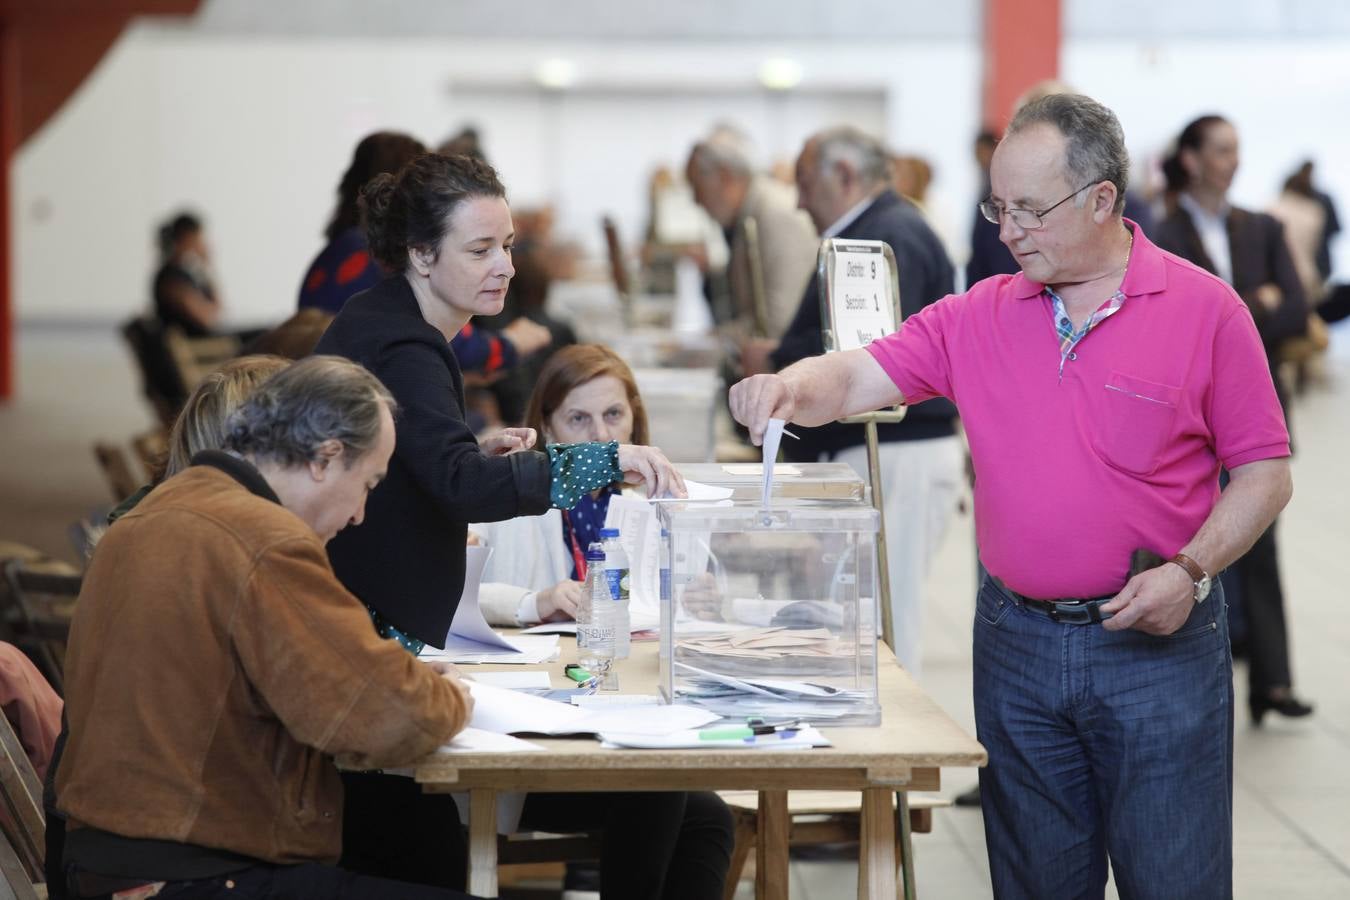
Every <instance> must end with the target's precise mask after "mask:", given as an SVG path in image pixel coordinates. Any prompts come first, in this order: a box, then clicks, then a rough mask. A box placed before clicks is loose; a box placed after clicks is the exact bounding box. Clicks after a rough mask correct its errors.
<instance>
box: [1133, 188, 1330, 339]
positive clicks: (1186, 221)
mask: <svg viewBox="0 0 1350 900" xmlns="http://www.w3.org/2000/svg"><path fill="white" fill-rule="evenodd" d="M1149 236H1150V237H1151V238H1152V239H1153V243H1155V244H1157V245H1158V246H1159V247H1161V248H1162V249H1164V250H1167V251H1169V252H1171V253H1175V254H1176V255H1177V256H1180V257H1181V258H1182V259H1186V260H1189V261H1190V262H1193V263H1195V264H1196V265H1197V266H1199V267H1200V268H1202V269H1205V270H1206V271H1208V272H1211V273H1213V274H1216V275H1217V274H1218V273H1217V272H1215V271H1214V262H1213V260H1211V259H1210V258H1209V254H1208V253H1206V252H1205V245H1204V243H1203V242H1202V241H1201V240H1200V232H1199V231H1197V230H1196V228H1195V222H1194V221H1193V220H1192V219H1191V215H1190V213H1188V212H1186V210H1185V209H1184V208H1182V207H1180V206H1178V207H1177V208H1176V210H1174V211H1173V212H1172V213H1171V214H1170V215H1168V216H1167V217H1166V218H1165V219H1163V220H1162V221H1161V222H1159V223H1158V224H1157V225H1156V226H1154V229H1153V231H1152V232H1151V233H1150V234H1149ZM1228 255H1229V256H1230V257H1231V259H1232V266H1233V290H1235V291H1237V293H1238V296H1239V297H1241V298H1242V300H1243V302H1244V303H1246V304H1247V308H1248V309H1249V310H1251V313H1252V318H1253V319H1254V320H1256V330H1257V331H1258V332H1259V333H1260V334H1261V341H1262V343H1263V344H1265V347H1266V354H1267V355H1270V354H1271V353H1273V352H1274V351H1275V349H1276V348H1277V347H1278V346H1279V344H1280V342H1281V341H1283V340H1284V339H1285V338H1291V337H1298V336H1299V335H1301V334H1304V333H1305V332H1306V331H1307V329H1308V301H1307V297H1306V296H1305V295H1304V293H1303V283H1302V282H1301V281H1299V279H1298V270H1297V269H1295V268H1294V258H1293V256H1292V255H1291V254H1290V252H1289V245H1288V243H1287V242H1286V241H1285V239H1284V226H1283V225H1281V224H1280V223H1279V221H1278V220H1277V219H1275V217H1273V216H1268V215H1266V214H1265V213H1258V212H1251V211H1249V210H1245V209H1238V208H1237V207H1233V209H1232V210H1231V211H1230V212H1229V213H1228ZM1263 284H1274V285H1275V286H1276V287H1278V288H1279V289H1280V294H1281V302H1280V305H1279V306H1277V307H1276V308H1275V309H1274V310H1268V309H1266V307H1265V304H1263V303H1261V302H1260V301H1258V300H1257V299H1256V289H1257V288H1258V287H1260V286H1261V285H1263Z"/></svg>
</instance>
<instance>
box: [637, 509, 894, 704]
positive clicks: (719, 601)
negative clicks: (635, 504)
mask: <svg viewBox="0 0 1350 900" xmlns="http://www.w3.org/2000/svg"><path fill="white" fill-rule="evenodd" d="M658 515H659V516H660V518H661V524H662V527H663V528H665V529H666V531H667V532H668V537H667V540H668V541H669V551H670V560H671V568H670V571H671V583H670V589H669V591H668V592H665V593H667V594H668V596H666V597H664V598H663V599H662V604H661V617H662V622H661V641H662V647H661V689H662V693H663V695H664V697H665V698H666V699H667V700H668V701H669V702H681V703H693V704H697V705H699V706H703V707H706V708H708V709H710V710H713V711H715V712H718V713H720V714H722V715H725V716H729V717H734V718H745V717H748V716H760V717H763V718H765V719H766V720H771V721H781V720H790V719H801V720H803V721H813V722H818V723H821V724H835V725H872V724H877V723H878V722H880V720H881V711H880V706H879V704H878V702H877V653H876V650H877V621H878V603H877V596H878V595H877V572H876V536H877V512H876V510H874V509H873V508H871V507H870V506H867V505H865V504H864V503H862V502H859V501H852V500H807V499H796V498H784V499H778V498H775V500H774V502H773V503H772V505H771V506H769V507H768V508H762V507H761V506H760V505H759V503H758V502H757V501H750V500H732V501H724V502H723V503H722V504H718V505H711V504H698V503H668V504H662V506H661V508H660V510H659V511H658Z"/></svg>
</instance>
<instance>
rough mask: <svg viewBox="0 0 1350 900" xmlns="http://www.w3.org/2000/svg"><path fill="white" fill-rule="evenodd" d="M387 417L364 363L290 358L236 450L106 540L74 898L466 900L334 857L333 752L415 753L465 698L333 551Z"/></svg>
mask: <svg viewBox="0 0 1350 900" xmlns="http://www.w3.org/2000/svg"><path fill="white" fill-rule="evenodd" d="M393 412H394V401H393V399H392V398H391V397H390V396H389V394H388V392H387V391H386V390H385V389H384V387H383V386H382V385H381V384H380V383H379V381H378V380H376V379H375V377H374V376H372V375H371V374H370V373H368V372H366V371H365V370H364V369H362V368H361V367H360V366H357V365H355V364H353V363H349V362H347V361H345V360H339V359H337V358H335V357H311V358H310V359H307V360H304V361H302V362H299V363H296V364H295V365H293V366H291V367H290V368H288V369H286V370H284V371H282V372H280V373H279V374H277V375H276V376H274V377H273V378H271V379H270V380H269V381H267V382H266V383H265V384H263V385H262V386H261V387H260V388H259V389H258V391H257V393H255V395H254V396H253V397H252V398H251V399H250V400H249V401H248V402H247V403H246V404H245V405H244V406H243V407H242V408H241V409H240V410H239V411H238V412H236V413H235V415H234V416H233V417H232V418H231V420H230V423H229V428H228V435H227V438H226V448H227V450H226V451H225V452H221V451H206V452H204V453H201V454H198V456H197V457H195V458H194V460H193V463H194V464H193V465H192V466H191V467H190V468H188V469H187V470H186V471H184V472H183V473H181V474H179V475H177V476H175V477H174V478H171V479H169V480H168V481H166V482H164V484H162V485H161V486H159V487H158V488H156V489H155V490H154V491H153V492H152V493H151V494H150V495H149V496H148V497H147V498H146V499H145V500H144V501H142V502H141V503H140V504H139V505H138V506H137V507H136V508H135V509H134V510H133V511H132V512H130V513H128V514H127V515H125V516H124V517H123V518H122V519H120V520H119V521H118V522H117V524H115V525H114V526H113V527H112V528H111V529H109V531H108V533H107V535H106V536H105V537H104V538H103V540H102V541H101V542H100V544H99V547H98V551H97V553H96V554H95V555H94V558H93V561H92V562H91V564H90V567H89V571H88V574H87V575H86V577H85V581H84V587H83V589H82V590H81V592H80V599H79V603H78V606H77V612H76V615H75V620H74V624H73V626H72V628H71V635H70V647H69V653H68V657H67V664H66V689H67V695H66V701H67V705H66V709H67V711H68V716H69V726H70V735H69V740H68V743H67V744H66V748H65V755H64V757H63V758H62V760H61V763H60V769H59V773H58V777H57V797H58V803H59V806H60V808H61V810H62V811H64V812H65V813H66V814H67V815H68V817H69V822H68V836H67V841H66V853H65V860H66V867H67V869H66V871H67V873H68V874H69V876H70V877H69V879H68V880H69V885H70V888H71V890H72V892H73V895H74V896H79V897H102V896H108V895H110V894H113V895H117V894H122V895H123V896H136V897H142V896H155V893H156V892H159V893H161V894H162V896H165V897H169V896H172V897H193V898H196V897H217V896H230V897H235V898H242V897H255V896H256V897H262V896H268V897H274V896H275V897H293V898H310V897H313V898H320V897H324V898H328V897H339V896H341V897H350V898H366V897H372V898H373V897H410V898H423V897H425V898H433V897H435V898H440V897H462V896H463V895H461V894H456V893H453V892H449V891H442V890H436V889H431V888H422V887H418V886H414V885H406V884H401V883H398V882H391V881H385V880H381V879H374V878H368V877H364V876H358V875H355V874H352V873H349V872H344V871H342V870H340V869H337V868H336V867H335V866H334V865H333V863H334V862H335V861H336V860H337V859H338V856H339V854H340V852H341V838H342V787H341V783H340V781H339V779H338V772H337V767H336V766H335V765H334V759H335V758H336V759H338V760H341V761H342V762H344V763H346V764H350V765H352V766H357V767H363V768H375V767H382V766H401V765H406V764H408V763H411V762H412V761H414V760H416V759H418V758H419V757H421V756H425V755H426V754H428V753H430V752H431V751H433V750H435V749H436V748H437V747H438V746H440V745H441V744H443V743H445V742H446V741H447V740H449V739H450V737H451V736H452V735H454V734H455V733H456V732H457V731H459V730H460V729H461V728H462V727H463V726H464V724H465V722H466V721H467V719H468V714H469V709H470V707H471V702H472V701H471V700H470V698H469V694H468V691H467V690H465V689H464V687H463V685H462V684H461V683H460V682H459V681H458V679H457V677H456V676H455V674H454V672H453V670H452V669H450V668H448V667H446V668H444V669H434V668H432V667H431V666H428V665H425V664H423V663H419V662H418V661H417V660H416V659H415V658H414V657H413V656H412V655H411V654H409V653H408V652H407V651H405V650H403V649H402V648H401V647H400V646H399V645H398V644H397V643H395V642H392V641H385V640H382V639H381V638H379V637H378V636H377V635H376V633H375V629H374V628H373V627H372V625H371V622H370V617H369V615H368V613H367V612H366V610H365V608H364V607H363V606H362V605H361V603H360V602H359V601H358V600H357V599H356V598H355V597H353V596H352V595H351V594H349V593H348V592H347V591H346V590H344V589H343V587H342V585H341V584H340V583H339V582H338V580H337V579H336V578H335V577H334V575H333V572H332V569H331V568H330V567H329V564H328V557H327V555H326V554H325V552H324V544H325V543H326V542H327V541H328V540H329V539H330V538H332V536H333V535H334V534H336V533H337V532H338V531H339V530H341V529H342V528H344V527H346V526H347V525H359V524H360V523H361V519H362V516H363V513H364V508H365V500H366V495H367V493H368V492H369V491H370V490H371V489H372V488H374V487H375V485H376V484H378V483H379V481H380V479H381V478H382V477H383V475H384V472H385V468H386V466H387V464H388V461H389V457H390V454H391V453H392V451H393V448H394V427H393V418H392V413H393ZM159 882H166V883H167V884H165V885H163V886H162V887H161V886H159V885H157V884H156V883H159ZM123 892H126V893H123Z"/></svg>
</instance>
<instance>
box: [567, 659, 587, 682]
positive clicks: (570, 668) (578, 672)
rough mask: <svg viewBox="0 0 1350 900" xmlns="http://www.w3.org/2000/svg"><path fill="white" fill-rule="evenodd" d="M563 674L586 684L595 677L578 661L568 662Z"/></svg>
mask: <svg viewBox="0 0 1350 900" xmlns="http://www.w3.org/2000/svg"><path fill="white" fill-rule="evenodd" d="M563 674H564V675H566V676H567V677H568V678H570V679H572V680H573V681H575V682H576V683H577V684H585V683H586V682H588V681H590V680H591V678H592V677H593V676H592V675H591V673H590V672H588V671H586V670H585V669H583V668H582V667H581V666H579V665H577V664H576V663H568V664H567V665H566V666H564V667H563Z"/></svg>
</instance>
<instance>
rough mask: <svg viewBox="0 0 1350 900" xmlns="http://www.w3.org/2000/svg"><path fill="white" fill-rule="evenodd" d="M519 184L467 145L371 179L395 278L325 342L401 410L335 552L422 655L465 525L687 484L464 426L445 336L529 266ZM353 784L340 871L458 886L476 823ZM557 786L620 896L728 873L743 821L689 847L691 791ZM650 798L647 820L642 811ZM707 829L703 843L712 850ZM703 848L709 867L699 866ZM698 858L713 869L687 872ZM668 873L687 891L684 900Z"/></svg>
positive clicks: (640, 462)
mask: <svg viewBox="0 0 1350 900" xmlns="http://www.w3.org/2000/svg"><path fill="white" fill-rule="evenodd" d="M505 194H506V192H505V189H504V188H503V187H502V184H501V182H500V181H499V180H498V178H497V173H496V172H495V171H494V170H493V169H492V167H491V166H489V165H487V164H486V163H484V162H482V161H480V160H476V159H472V158H469V157H463V156H444V155H441V154H436V153H429V154H426V155H423V156H419V157H417V158H415V159H413V160H412V161H411V162H409V163H408V164H407V165H406V166H404V167H403V169H401V170H400V171H399V173H398V174H397V175H388V174H385V175H380V176H377V177H376V178H375V179H373V180H372V181H371V182H370V183H369V184H368V185H367V186H366V187H365V188H364V189H363V191H362V199H361V206H362V217H363V222H364V225H365V228H366V233H367V237H368V238H369V243H370V250H371V253H372V254H373V255H374V256H375V257H376V259H378V260H379V261H380V262H381V263H382V264H383V265H384V266H385V267H386V268H387V269H388V270H389V271H390V272H393V273H396V274H393V275H391V276H390V277H388V278H386V279H385V280H384V281H382V282H380V284H378V285H376V286H375V287H373V288H371V289H370V290H367V291H364V292H362V293H360V294H357V295H356V296H355V297H352V298H351V299H350V300H348V301H347V303H346V304H345V305H344V306H343V308H342V311H341V312H340V313H339V314H338V316H337V318H336V319H334V320H333V324H332V325H331V326H330V327H329V329H328V331H327V333H326V334H325V335H324V336H323V338H322V339H321V340H320V342H319V346H318V348H317V349H316V352H317V353H332V354H336V355H340V356H345V357H347V358H349V359H352V360H355V361H356V362H359V363H361V364H362V365H364V366H365V367H366V368H368V369H369V370H370V371H371V372H373V373H374V374H375V375H376V376H377V377H379V379H380V380H381V381H382V382H384V384H385V385H386V386H387V387H388V388H389V390H390V392H391V393H392V394H393V395H394V398H395V399H396V400H397V401H398V404H399V412H398V415H397V416H396V431H397V439H396V444H395V449H394V456H393V458H392V459H391V460H390V464H389V471H388V475H387V476H386V478H385V480H384V481H383V482H382V483H381V484H380V486H379V488H378V489H376V490H375V491H373V492H372V493H371V495H370V498H369V500H368V502H367V504H366V509H365V518H364V521H363V522H361V523H354V524H356V525H357V527H352V528H347V529H344V530H343V532H342V533H341V534H340V535H339V537H338V538H337V539H335V540H333V541H331V542H330V543H329V545H328V552H329V557H330V559H331V560H332V563H333V569H334V571H335V572H336V573H337V575H338V577H339V579H341V581H342V582H343V584H344V585H345V586H346V587H347V588H348V589H349V590H351V592H352V593H354V594H355V595H356V596H357V597H359V598H360V599H361V600H362V601H363V602H364V603H365V604H366V605H367V606H368V607H369V609H370V611H371V616H372V618H373V619H374V622H375V626H376V627H377V628H378V629H379V630H380V632H381V633H382V634H384V635H385V636H387V637H390V638H392V639H397V640H399V641H400V642H401V643H402V644H403V645H404V646H405V647H407V648H408V649H409V650H411V651H413V652H417V651H419V650H420V649H421V647H422V646H423V644H432V645H434V646H438V647H439V646H443V644H444V641H445V635H446V632H447V631H448V630H449V627H450V621H451V619H452V618H453V617H454V611H455V606H456V604H457V602H458V598H459V596H460V593H461V591H462V590H463V583H464V560H465V550H464V548H465V540H466V536H467V523H469V522H471V521H500V520H503V519H509V518H512V517H514V516H522V515H524V516H529V515H538V514H540V513H543V512H545V511H546V510H548V509H549V508H550V507H558V508H561V509H570V508H572V507H573V506H574V505H575V504H576V502H577V501H578V499H579V498H580V497H582V496H584V495H586V494H588V493H589V492H591V491H593V490H596V489H603V488H605V487H606V486H607V485H610V484H613V483H614V482H616V481H626V482H629V483H638V484H643V485H644V486H645V487H646V489H647V490H648V492H649V493H651V494H663V493H673V494H675V495H677V496H683V493H684V483H683V480H682V479H681V478H680V476H679V474H678V473H677V472H676V471H675V469H674V468H673V467H672V466H671V464H670V462H669V461H668V460H667V459H666V458H665V456H664V455H663V454H662V453H661V452H660V451H659V450H656V449H654V448H651V447H643V446H635V445H631V444H619V443H615V442H609V443H604V444H599V445H592V444H583V445H580V446H578V445H556V446H549V447H546V448H545V450H543V451H539V450H534V449H532V448H533V447H534V443H535V434H536V433H535V431H534V430H533V429H529V428H509V429H505V430H503V431H502V432H500V433H498V434H495V435H493V436H491V437H489V438H487V439H486V440H484V441H483V442H482V444H481V445H480V444H479V442H478V441H476V440H475V439H474V436H473V434H472V432H471V431H470V430H469V428H468V426H467V425H466V424H465V421H464V414H465V410H464V399H463V397H464V390H463V379H462V377H461V374H460V368H459V364H458V362H457V361H456V359H455V356H454V353H453V351H452V350H451V348H450V343H449V342H450V339H451V338H452V337H453V336H454V335H455V334H456V333H457V332H458V331H459V330H460V329H462V328H463V327H464V325H465V324H466V323H467V322H468V321H469V320H470V318H472V317H473V316H474V315H493V314H495V313H498V312H500V311H501V309H502V303H503V300H504V299H505V296H506V287H507V284H508V283H509V281H510V279H511V276H512V275H513V274H514V273H515V269H514V268H513V267H512V265H511V245H512V241H513V239H514V228H513V226H512V222H511V211H510V208H509V207H508V206H507V204H506V197H505ZM344 786H345V788H346V809H345V813H344V830H343V844H344V852H343V861H342V864H343V865H344V866H346V867H348V868H351V869H354V870H356V871H360V872H364V873H367V874H372V875H382V876H385V877H396V878H400V879H402V880H405V881H415V882H420V883H425V884H435V885H441V886H456V885H457V884H458V883H459V882H461V881H462V879H463V868H464V856H463V853H460V852H456V851H455V849H454V848H455V846H456V841H458V842H459V843H460V846H462V845H463V834H462V830H461V829H460V828H459V824H458V821H457V817H456V815H455V811H454V807H453V804H452V803H451V802H450V800H449V798H448V797H444V796H437V795H425V794H423V793H422V792H421V790H420V788H419V786H418V785H417V784H416V783H414V782H413V781H412V780H411V779H407V778H399V777H396V776H387V775H382V774H379V773H349V774H348V775H347V776H345V777H344ZM546 796H547V795H546ZM551 796H552V797H554V798H557V797H559V796H562V797H572V798H576V802H575V804H574V815H575V816H576V823H577V827H586V825H587V824H588V823H589V824H592V825H594V826H595V827H597V828H603V830H604V831H605V835H606V841H605V857H606V859H605V860H602V879H605V880H606V883H607V884H610V885H611V886H612V887H611V889H606V890H605V891H604V893H605V894H606V895H612V896H615V897H619V896H623V897H641V896H651V897H660V896H682V897H686V896H687V897H697V896H704V895H707V896H714V894H713V893H712V888H711V887H710V885H712V884H713V883H714V882H716V884H717V885H719V887H718V888H717V892H716V894H715V895H716V896H720V883H721V880H722V878H724V877H725V870H726V865H725V864H722V863H721V862H720V861H719V860H720V856H721V855H722V845H723V844H724V843H725V850H726V854H725V855H726V856H727V858H728V860H729V856H730V845H731V839H730V824H729V821H730V820H729V816H728V817H727V818H726V821H725V823H724V822H723V821H722V819H721V818H720V817H715V818H716V822H714V823H712V824H711V825H709V827H707V828H705V829H703V831H701V832H697V833H694V835H693V837H694V838H695V840H694V844H695V846H693V847H691V846H689V838H690V835H691V832H690V831H689V821H688V814H687V810H686V795H684V794H680V793H671V794H641V795H638V794H630V795H615V796H614V797H612V798H608V799H604V800H603V801H599V800H597V799H596V798H597V797H601V796H602V795H551ZM624 798H626V799H624ZM648 798H650V800H649V799H648ZM533 799H534V798H533V797H532V798H531V801H533ZM625 804H630V805H631V804H637V806H635V807H634V808H633V809H627V808H626V807H625ZM540 806H541V808H542V807H543V806H544V804H540ZM638 808H640V809H641V813H642V816H641V819H642V823H641V825H640V826H639V825H638V824H637V820H633V821H629V817H630V815H632V814H633V813H634V812H635V811H636V810H637V809H638ZM525 812H526V815H527V816H528V815H529V812H530V803H529V802H527V805H526V810H525ZM722 812H723V813H724V812H725V810H722ZM545 817H547V816H545ZM616 817H617V818H616ZM724 824H725V830H726V833H725V835H723V829H722V826H723V825H724ZM705 834H706V836H707V837H706V840H703V841H702V843H703V844H705V845H706V847H705V848H698V847H697V845H698V844H699V842H700V835H705ZM611 835H612V839H611ZM677 843H678V846H677ZM611 845H612V849H611ZM707 848H711V849H707ZM693 849H699V853H697V854H695V853H692V852H691V850H693ZM706 859H711V860H712V862H711V863H700V862H699V860H706ZM719 866H720V874H719V873H718V872H717V869H718V867H719ZM700 869H701V870H703V871H704V872H706V873H707V876H708V877H706V878H704V880H703V881H702V882H689V881H688V874H689V872H690V871H695V872H697V871H698V870H700ZM668 874H669V876H670V878H671V879H673V881H672V882H671V883H677V882H678V883H680V884H688V885H689V887H688V888H687V892H685V893H678V892H677V893H676V894H670V893H669V892H668V891H667V890H666V888H667V887H668V885H667V884H666V882H667V875H668ZM663 892H665V893H663Z"/></svg>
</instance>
